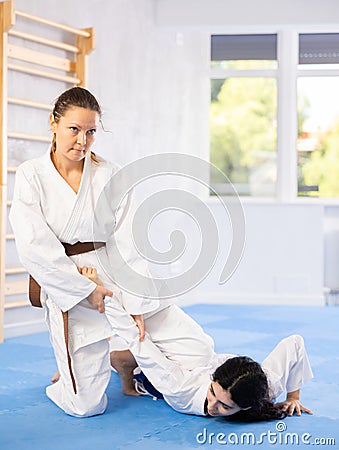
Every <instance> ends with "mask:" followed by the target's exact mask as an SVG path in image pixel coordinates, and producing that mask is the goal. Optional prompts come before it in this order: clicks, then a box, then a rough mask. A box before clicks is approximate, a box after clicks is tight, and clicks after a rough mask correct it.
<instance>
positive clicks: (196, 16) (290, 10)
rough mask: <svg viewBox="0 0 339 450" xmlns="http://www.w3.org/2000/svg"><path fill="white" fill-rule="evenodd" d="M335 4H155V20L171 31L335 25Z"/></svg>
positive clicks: (229, 0) (338, 9)
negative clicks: (177, 28)
mask: <svg viewBox="0 0 339 450" xmlns="http://www.w3.org/2000/svg"><path fill="white" fill-rule="evenodd" d="M338 15H339V3H338V2H337V0H323V1H319V0H298V1H295V0H254V1H253V0H252V1H251V0H237V1H234V0H158V1H157V15H156V20H157V23H158V24H159V25H160V26H171V27H182V26H183V27H195V28H198V29H202V28H203V27H206V28H207V29H211V28H212V27H218V26H219V27H223V28H224V27H235V26H236V27H246V28H249V27H250V28H251V27H259V26H261V27H262V26H268V27H271V26H290V25H296V24H298V25H313V24H314V25H317V26H319V25H328V24H333V25H335V26H337V25H338Z"/></svg>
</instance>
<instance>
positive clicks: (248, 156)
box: [210, 30, 339, 200]
mask: <svg viewBox="0 0 339 450" xmlns="http://www.w3.org/2000/svg"><path fill="white" fill-rule="evenodd" d="M278 99H279V101H278ZM291 118H292V119H291ZM294 118H295V119H294ZM210 159H211V162H212V163H213V164H214V165H216V166H217V167H218V168H219V169H220V170H222V171H223V172H224V173H225V174H226V175H227V177H228V178H229V179H230V181H231V182H232V183H233V185H234V186H235V188H236V190H237V191H238V193H239V195H243V196H253V197H278V198H280V199H282V200H283V199H287V200H293V198H295V197H296V196H297V195H299V196H310V197H339V176H338V174H339V34H337V33H313V34H312V33H308V34H298V33H297V32H296V31H293V30H284V32H281V33H278V34H255V35H239V34H238V35H213V36H212V38H211V105H210ZM211 185H212V188H213V189H214V190H215V191H216V192H217V193H218V194H224V195H227V193H228V192H229V189H228V186H225V184H224V183H221V182H220V180H218V176H217V174H216V172H215V171H211Z"/></svg>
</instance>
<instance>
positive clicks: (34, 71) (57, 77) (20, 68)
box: [7, 63, 80, 84]
mask: <svg viewBox="0 0 339 450" xmlns="http://www.w3.org/2000/svg"><path fill="white" fill-rule="evenodd" d="M7 67H8V69H10V70H15V71H17V72H24V73H29V74H31V75H37V76H40V77H44V78H51V79H52V80H58V81H64V82H65V83H70V84H79V83H80V80H79V78H75V77H69V76H67V75H59V74H57V73H53V72H47V71H46V70H40V69H33V68H31V67H27V66H20V65H19V64H12V63H8V64H7Z"/></svg>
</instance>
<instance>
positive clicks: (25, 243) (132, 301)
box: [10, 150, 213, 417]
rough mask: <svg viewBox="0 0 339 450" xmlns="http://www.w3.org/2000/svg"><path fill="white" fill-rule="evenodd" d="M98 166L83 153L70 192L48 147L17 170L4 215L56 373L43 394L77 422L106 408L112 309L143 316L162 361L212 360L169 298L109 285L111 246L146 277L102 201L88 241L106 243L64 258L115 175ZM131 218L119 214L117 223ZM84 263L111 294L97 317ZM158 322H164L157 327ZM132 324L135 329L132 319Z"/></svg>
mask: <svg viewBox="0 0 339 450" xmlns="http://www.w3.org/2000/svg"><path fill="white" fill-rule="evenodd" d="M99 161H100V162H99V164H96V163H93V162H92V160H91V158H90V155H87V156H86V158H85V162H84V169H83V174H82V179H81V184H80V187H79V191H78V193H77V194H76V193H75V192H74V191H73V190H72V189H71V187H70V186H69V185H68V184H67V182H66V181H65V180H64V179H63V178H62V177H61V176H60V174H59V173H58V172H57V170H56V169H55V167H54V165H53V163H52V161H51V158H50V150H49V151H48V152H47V153H46V154H44V155H43V156H41V157H39V158H35V159H33V160H30V161H26V162H24V163H23V164H21V166H20V167H19V168H18V170H17V174H16V182H15V191H14V198H13V204H12V207H11V212H10V222H11V225H12V228H13V231H14V234H15V240H16V246H17V250H18V254H19V257H20V260H21V262H22V264H23V266H24V267H25V268H26V269H27V271H28V272H29V273H30V274H31V275H32V276H33V278H34V279H35V280H37V282H38V283H39V284H40V286H41V288H42V291H41V299H42V303H43V304H44V308H45V311H46V321H47V324H48V327H49V330H50V335H51V342H52V345H53V348H54V353H55V357H56V360H57V365H58V370H59V372H60V375H61V376H60V380H59V381H58V382H57V383H55V384H53V385H51V386H48V387H47V389H46V393H47V395H48V397H49V398H50V399H51V400H52V401H53V402H55V403H56V404H57V405H58V406H59V407H60V408H62V409H63V410H64V411H65V412H66V413H68V414H70V415H74V416H78V417H87V416H91V415H95V414H101V413H103V412H104V411H105V409H106V405H107V397H106V394H105V391H106V388H107V385H108V382H109V379H110V373H111V370H110V361H109V344H108V341H107V338H108V337H111V336H112V335H114V334H116V335H120V325H119V320H116V318H114V311H113V309H112V308H111V305H119V308H121V310H120V311H123V312H124V314H125V317H128V318H130V316H129V315H128V314H144V315H145V319H146V320H145V323H146V327H148V328H149V330H150V331H151V330H152V332H153V335H154V339H155V340H156V342H157V343H158V345H159V346H160V348H162V351H163V352H164V354H166V355H167V358H168V360H171V355H175V354H177V355H178V359H179V360H180V358H181V356H182V361H183V365H185V361H189V365H191V364H200V365H201V364H205V363H206V362H207V361H209V360H210V358H211V357H212V355H213V342H212V340H211V339H210V338H209V337H208V336H207V335H205V333H204V332H203V330H202V329H201V327H199V326H198V325H197V324H196V323H195V322H194V321H193V320H191V319H190V318H189V317H188V316H187V315H185V314H184V313H183V312H182V311H181V310H180V309H178V308H177V307H176V306H175V305H171V302H170V301H166V302H164V301H161V302H160V301H159V300H154V299H150V298H147V292H149V289H148V286H147V285H145V289H144V296H143V297H142V298H140V297H137V296H134V295H132V294H130V293H128V292H126V291H122V290H121V289H119V288H118V287H117V285H116V284H115V283H114V274H115V273H116V272H117V271H119V270H123V267H121V265H120V266H119V267H118V266H116V265H115V259H114V255H115V252H116V250H117V245H118V244H119V245H120V246H121V248H123V250H124V252H123V253H124V256H125V258H126V264H129V266H132V267H135V268H136V270H137V271H138V272H139V273H144V274H145V275H149V274H148V268H147V265H146V263H145V261H144V260H142V258H141V257H140V256H139V254H138V253H137V252H136V251H135V250H134V248H133V245H131V242H132V240H131V236H129V235H126V232H125V231H124V227H123V226H122V227H120V229H119V231H117V232H116V234H115V235H114V239H113V234H114V233H115V224H116V219H117V217H119V214H120V216H121V215H123V214H124V212H122V211H121V212H119V211H116V210H113V209H112V207H111V205H110V203H109V199H107V204H106V205H105V208H102V207H101V209H100V218H99V220H96V230H95V241H100V242H105V243H106V246H104V247H101V248H100V249H98V250H96V251H92V252H88V253H83V254H80V255H74V256H70V257H68V256H66V254H65V250H64V247H63V245H62V244H61V243H62V242H63V243H69V244H74V243H76V242H91V241H93V223H94V211H95V207H96V204H97V201H98V199H99V196H100V194H101V193H102V191H103V189H104V187H105V186H106V184H107V183H108V181H109V180H110V178H111V177H112V175H113V174H114V173H115V172H116V171H117V170H118V167H117V166H116V165H114V164H112V163H109V162H107V161H104V160H101V159H99ZM130 219H131V218H128V217H127V218H126V217H125V219H124V220H125V222H127V221H128V220H130ZM126 229H128V228H127V227H125V230H126ZM83 266H90V267H96V268H97V271H98V276H99V278H100V279H101V281H102V283H103V285H104V286H105V287H106V288H107V289H110V290H112V291H113V292H114V296H113V298H112V300H111V301H110V302H108V303H107V304H106V311H105V314H100V313H99V312H98V311H97V310H96V309H95V308H93V307H92V306H91V305H90V304H89V302H88V301H87V300H86V298H87V296H88V295H89V294H90V293H91V292H92V291H93V290H94V289H95V287H96V284H95V283H93V282H92V281H90V280H89V279H87V278H85V277H84V276H82V275H80V274H79V272H78V270H77V267H83ZM108 274H109V276H108ZM148 278H149V279H150V277H148ZM149 283H152V281H151V280H150V281H149ZM62 311H68V327H69V331H68V334H69V345H68V347H69V353H70V357H71V361H72V369H73V374H74V377H75V382H76V387H77V393H76V394H75V393H74V390H73V387H72V379H71V376H70V371H69V368H68V360H67V348H66V344H65V338H64V325H63V318H62ZM126 312H127V313H128V314H126ZM131 320H132V319H131ZM164 320H165V321H166V324H163V321H164ZM132 323H133V326H134V328H135V329H136V327H135V323H134V322H133V320H132ZM184 336H185V337H186V340H185V339H183V337H184ZM176 342H178V344H176ZM180 355H181V356H180ZM192 361H193V362H192Z"/></svg>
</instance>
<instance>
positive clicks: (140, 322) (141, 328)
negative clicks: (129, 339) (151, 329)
mask: <svg viewBox="0 0 339 450" xmlns="http://www.w3.org/2000/svg"><path fill="white" fill-rule="evenodd" d="M131 316H132V317H133V319H134V321H135V323H136V325H137V327H138V328H139V335H140V337H139V341H140V342H142V341H143V340H144V338H145V322H144V316H143V315H142V314H131Z"/></svg>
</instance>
